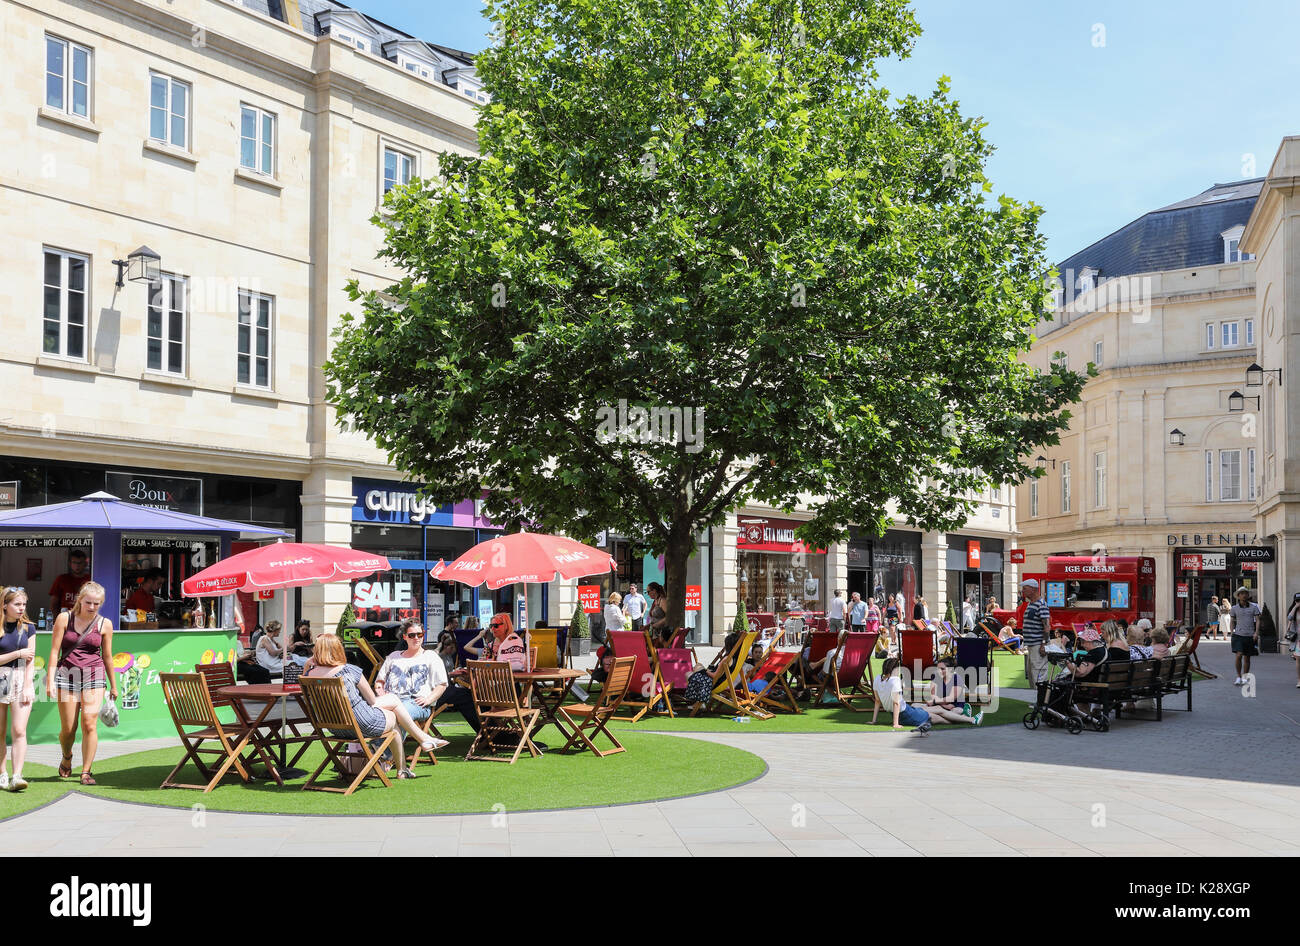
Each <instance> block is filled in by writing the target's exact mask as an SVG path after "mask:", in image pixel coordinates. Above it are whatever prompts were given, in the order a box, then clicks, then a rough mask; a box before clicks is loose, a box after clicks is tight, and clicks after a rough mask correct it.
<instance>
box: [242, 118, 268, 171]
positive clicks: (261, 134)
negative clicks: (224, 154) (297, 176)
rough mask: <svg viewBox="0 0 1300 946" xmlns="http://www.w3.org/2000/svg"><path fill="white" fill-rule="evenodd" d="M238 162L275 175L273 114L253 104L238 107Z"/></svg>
mask: <svg viewBox="0 0 1300 946" xmlns="http://www.w3.org/2000/svg"><path fill="white" fill-rule="evenodd" d="M239 163H240V166H242V167H245V168H248V170H250V171H257V172H258V173H259V174H266V175H268V176H270V177H274V176H275V116H274V115H273V114H271V113H270V112H267V111H264V110H263V109H260V108H257V107H256V106H253V105H241V106H240V107H239Z"/></svg>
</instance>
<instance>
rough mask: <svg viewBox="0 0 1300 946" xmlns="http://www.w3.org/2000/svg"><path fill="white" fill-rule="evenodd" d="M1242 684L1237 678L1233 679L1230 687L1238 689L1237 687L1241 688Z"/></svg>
mask: <svg viewBox="0 0 1300 946" xmlns="http://www.w3.org/2000/svg"><path fill="white" fill-rule="evenodd" d="M1243 682H1244V681H1243V680H1242V679H1241V677H1238V678H1237V679H1235V680H1233V681H1232V685H1233V686H1235V687H1239V686H1241V684H1242V683H1243Z"/></svg>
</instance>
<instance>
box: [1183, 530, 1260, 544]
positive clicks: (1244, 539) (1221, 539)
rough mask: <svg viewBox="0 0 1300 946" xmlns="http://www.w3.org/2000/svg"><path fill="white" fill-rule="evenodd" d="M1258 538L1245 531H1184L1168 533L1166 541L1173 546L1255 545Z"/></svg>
mask: <svg viewBox="0 0 1300 946" xmlns="http://www.w3.org/2000/svg"><path fill="white" fill-rule="evenodd" d="M1257 538H1258V536H1255V535H1247V534H1246V533H1244V532H1237V533H1231V532H1194V533H1187V532H1184V533H1183V534H1182V535H1173V534H1168V535H1166V536H1165V543H1166V544H1167V545H1169V546H1170V547H1171V548H1172V547H1173V546H1175V545H1184V546H1187V545H1190V546H1193V547H1195V546H1197V545H1254V544H1255V541H1256V539H1257Z"/></svg>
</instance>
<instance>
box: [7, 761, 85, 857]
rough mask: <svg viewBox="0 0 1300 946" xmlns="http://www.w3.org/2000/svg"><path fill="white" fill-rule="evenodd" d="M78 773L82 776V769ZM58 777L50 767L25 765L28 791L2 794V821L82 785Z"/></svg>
mask: <svg viewBox="0 0 1300 946" xmlns="http://www.w3.org/2000/svg"><path fill="white" fill-rule="evenodd" d="M76 764H80V763H76ZM9 769H10V761H9V760H8V759H6V760H5V771H9ZM76 772H77V775H78V776H80V775H81V770H80V769H78V770H76ZM57 776H58V772H57V771H56V770H55V769H52V768H50V767H49V766H48V765H33V764H32V763H30V762H28V763H27V764H26V765H24V766H23V778H25V779H27V789H26V790H25V791H21V792H0V821H2V820H4V819H5V818H12V817H13V816H14V815H18V814H22V813H23V812H24V811H31V810H32V809H33V808H39V807H41V806H42V805H45V804H48V803H49V802H52V801H54V799H56V798H59V797H61V796H62V795H63V794H64V793H66V792H67V791H68V790H69V789H71V788H72V786H73V784H74V783H76V784H77V785H80V782H79V781H77V780H76V779H69V780H68V781H66V782H65V781H63V780H62V779H59V778H58V777H57ZM2 846H3V845H0V847H2Z"/></svg>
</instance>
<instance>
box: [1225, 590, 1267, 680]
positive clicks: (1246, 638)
mask: <svg viewBox="0 0 1300 946" xmlns="http://www.w3.org/2000/svg"><path fill="white" fill-rule="evenodd" d="M1236 598H1237V603H1236V604H1234V605H1233V606H1232V611H1231V612H1230V614H1231V618H1232V652H1233V653H1234V654H1235V655H1236V661H1237V679H1235V680H1233V681H1232V682H1233V685H1234V686H1240V685H1241V684H1243V683H1245V682H1246V675H1247V674H1248V673H1250V658H1251V657H1254V656H1255V655H1256V654H1258V653H1259V614H1260V611H1259V605H1257V604H1256V603H1255V602H1253V601H1251V600H1250V589H1249V588H1247V587H1246V586H1245V585H1243V586H1242V587H1240V588H1238V589H1237V594H1236Z"/></svg>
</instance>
